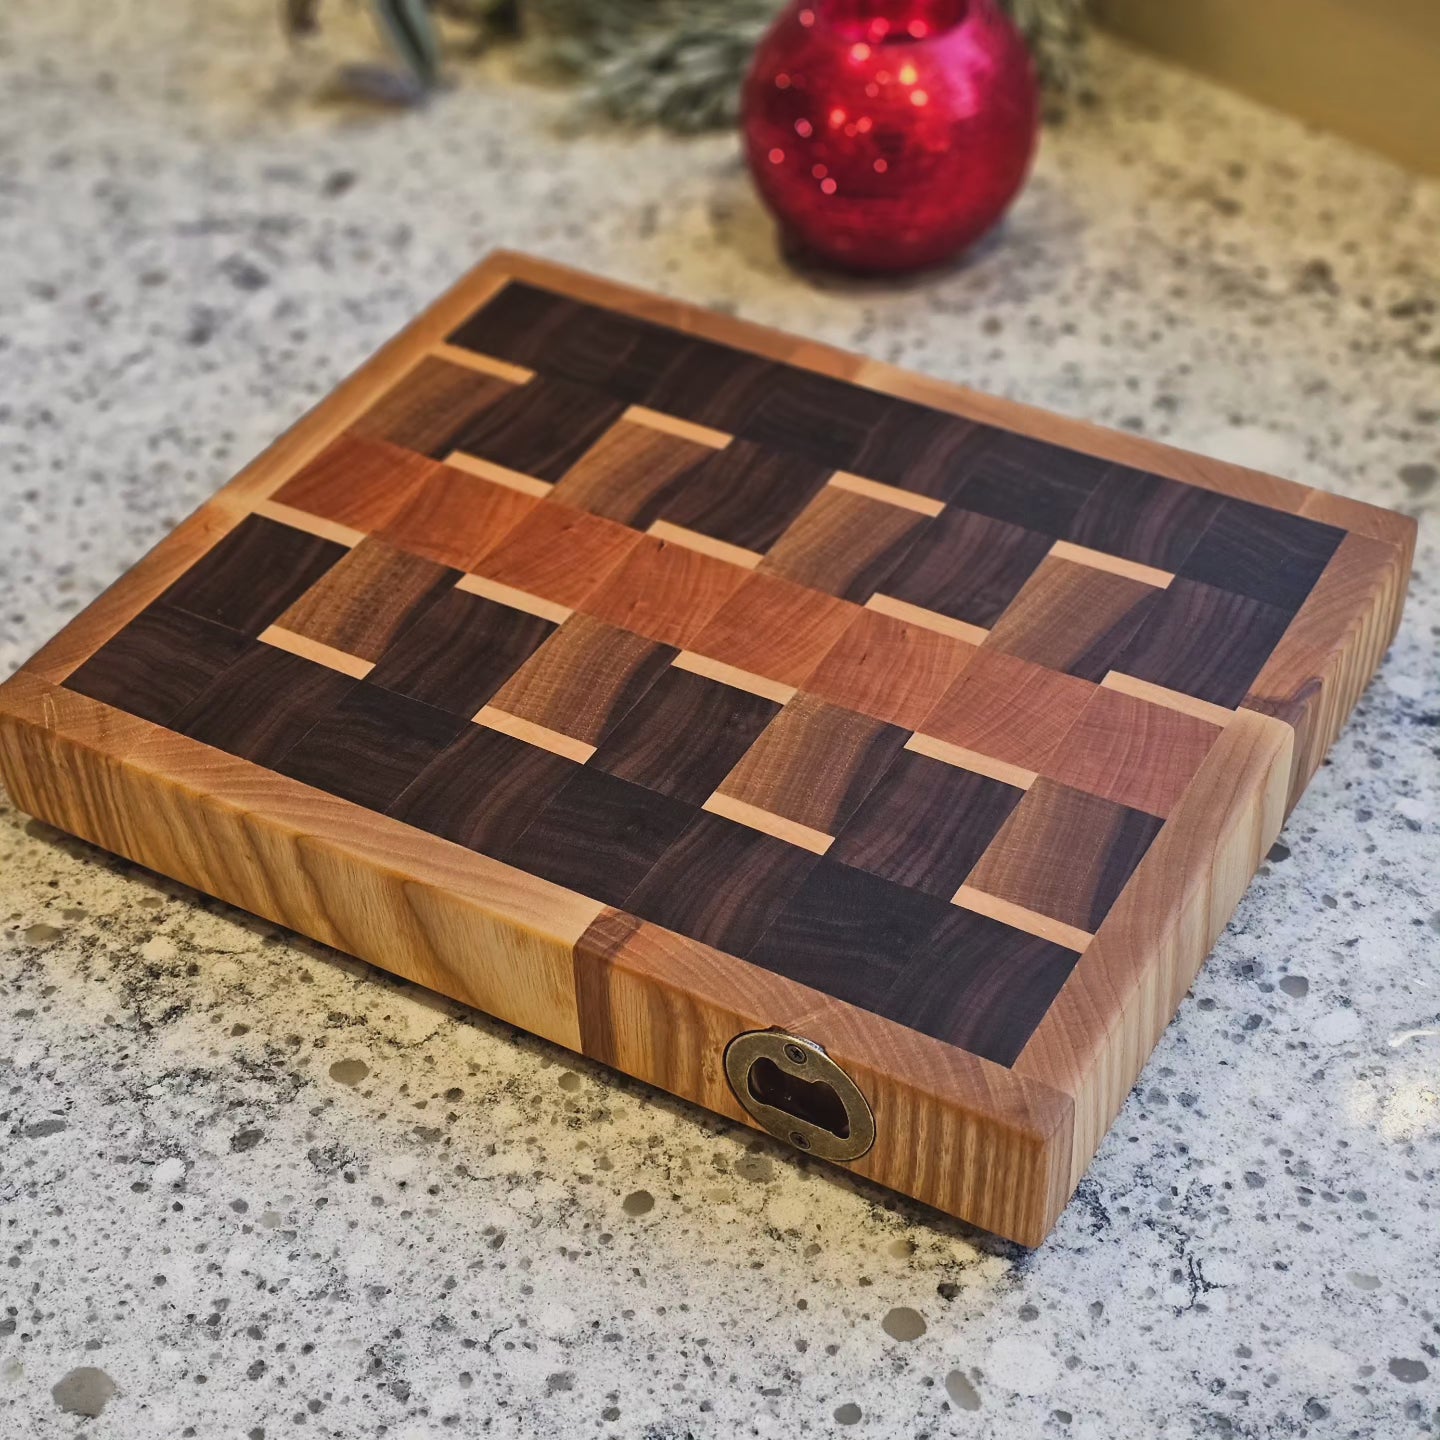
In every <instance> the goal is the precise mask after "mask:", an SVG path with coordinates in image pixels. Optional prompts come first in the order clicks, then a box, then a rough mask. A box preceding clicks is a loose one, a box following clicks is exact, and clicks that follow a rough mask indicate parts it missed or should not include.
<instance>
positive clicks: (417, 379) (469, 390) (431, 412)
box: [292, 356, 516, 508]
mask: <svg viewBox="0 0 1440 1440" xmlns="http://www.w3.org/2000/svg"><path fill="white" fill-rule="evenodd" d="M515 388H516V387H515V386H514V385H512V384H510V382H509V381H507V380H501V379H499V378H498V377H497V376H495V375H485V374H482V373H481V372H480V371H478V370H471V369H469V368H468V367H467V366H463V365H452V364H450V362H449V361H446V360H438V359H436V358H435V357H434V356H425V357H424V358H422V359H421V360H420V362H419V363H418V364H417V365H416V366H415V367H414V369H412V370H411V371H410V372H409V373H408V374H406V375H405V376H403V377H402V378H401V380H400V382H399V383H398V384H397V385H395V386H394V387H393V388H392V389H390V390H389V391H388V392H387V393H386V394H385V395H384V397H383V398H382V399H381V400H380V401H379V402H378V403H377V404H375V405H373V406H371V408H370V409H368V410H367V411H365V413H364V414H362V415H359V416H357V417H356V418H355V419H354V420H353V421H352V422H351V425H350V430H351V433H352V434H354V435H358V436H360V437H361V438H362V439H368V440H385V441H388V442H389V443H390V444H391V445H398V446H401V447H402V448H403V449H406V450H414V451H418V452H419V453H420V454H421V455H428V456H429V457H430V458H431V459H432V460H443V459H444V458H445V457H446V456H447V455H448V454H449V453H450V452H451V451H452V450H456V449H459V448H460V446H459V445H458V443H457V441H458V437H459V436H461V435H463V434H464V433H465V432H466V430H468V429H469V428H470V427H471V426H472V425H474V424H475V423H476V421H477V419H478V418H479V416H480V415H482V414H483V413H484V412H485V410H487V409H488V408H489V407H490V406H491V405H494V404H496V403H498V402H499V401H501V400H503V399H505V398H506V397H507V396H509V395H510V394H511V393H512V392H513V391H514V390H515ZM292 503H293V502H292ZM302 508H303V507H302Z"/></svg>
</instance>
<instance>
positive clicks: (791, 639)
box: [693, 572, 857, 687]
mask: <svg viewBox="0 0 1440 1440" xmlns="http://www.w3.org/2000/svg"><path fill="white" fill-rule="evenodd" d="M856 611H857V607H856V606H854V605H850V604H847V603H846V602H845V601H843V600H837V599H835V598H833V597H832V596H829V595H822V594H821V593H820V592H819V591H816V590H810V589H807V588H806V587H805V586H803V585H796V584H793V583H792V582H791V581H789V580H785V579H782V578H781V577H780V576H778V575H767V574H764V573H763V572H756V573H755V574H751V575H746V576H745V578H744V579H743V580H742V581H741V583H740V584H739V585H738V586H736V587H735V589H734V590H733V591H732V592H731V594H730V596H729V598H728V599H727V600H726V601H725V603H724V604H723V605H721V606H720V608H719V609H718V610H717V611H716V612H715V614H714V616H713V617H712V618H711V619H710V622H709V623H708V624H707V625H706V626H705V627H704V628H703V629H702V630H701V631H700V633H699V634H698V635H696V636H695V637H694V644H693V648H694V649H696V650H698V651H699V652H700V654H702V655H708V656H710V657H711V658H712V659H715V660H720V661H723V662H724V663H725V664H727V665H734V666H735V667H736V668H737V669H739V670H748V671H749V672H751V673H752V674H755V675H764V676H767V677H768V678H769V679H771V680H778V681H780V682H781V683H782V684H785V685H793V686H797V687H798V686H800V685H803V684H804V683H805V682H806V680H808V679H809V678H810V676H811V675H812V674H813V673H814V671H815V667H816V666H817V665H819V663H820V662H821V661H822V660H823V659H824V658H825V656H826V655H827V654H829V652H830V649H831V647H832V646H833V645H834V644H835V642H836V641H837V640H839V638H840V637H841V635H843V634H844V633H845V630H846V629H847V628H848V626H849V625H850V622H851V621H852V620H853V619H854V617H855V614H856Z"/></svg>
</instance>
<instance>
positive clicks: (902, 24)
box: [742, 0, 1039, 271]
mask: <svg viewBox="0 0 1440 1440" xmlns="http://www.w3.org/2000/svg"><path fill="white" fill-rule="evenodd" d="M1038 124H1039V111H1038V104H1037V95H1036V88H1035V79H1034V74H1033V71H1032V69H1031V66H1030V57H1029V54H1028V53H1027V51H1026V49H1025V43H1024V41H1023V40H1022V39H1021V38H1020V35H1019V32H1018V31H1017V30H1016V29H1015V27H1014V26H1013V25H1012V24H1011V23H1010V21H1009V20H1008V19H1007V18H1006V17H1005V15H1003V14H1002V13H1001V12H1000V10H999V9H998V8H997V6H996V5H995V3H994V0H792V3H791V4H790V5H789V6H788V7H787V8H786V9H785V10H784V11H783V12H782V14H781V15H780V18H779V19H778V20H777V21H776V22H775V24H774V25H773V26H772V27H771V29H770V31H769V33H768V34H767V35H766V36H765V38H764V39H763V40H762V41H761V42H760V45H759V48H758V49H757V50H756V52H755V60H754V63H753V65H752V66H751V69H750V74H749V76H748V77H747V79H746V82H745V91H744V98H743V102H742V125H743V130H744V137H745V147H746V155H747V158H748V160H749V163H750V169H751V172H752V173H753V174H754V176H755V182H756V184H757V186H758V187H759V189H760V193H761V195H762V196H763V197H764V199H765V202H766V204H768V205H769V207H770V208H771V210H773V211H774V212H775V215H776V217H777V218H778V219H779V221H780V223H781V225H782V226H783V227H784V229H785V230H786V231H787V232H788V235H789V237H790V238H791V240H792V241H793V242H794V243H795V244H797V245H798V247H799V248H800V249H802V250H803V251H806V252H809V253H810V254H812V255H814V256H816V257H817V258H819V259H821V260H825V261H828V262H829V263H831V264H834V265H839V266H842V267H844V268H846V269H851V270H868V271H895V270H910V269H915V268H917V267H919V266H923V265H931V264H935V263H936V262H938V261H941V260H944V259H947V258H949V257H950V256H952V255H954V254H956V253H958V252H959V251H960V250H963V249H964V248H965V247H966V246H967V245H969V244H971V243H972V242H973V241H974V240H976V239H977V238H978V237H979V236H980V235H982V234H983V233H984V232H985V231H986V230H988V229H989V228H990V227H991V226H992V225H993V224H994V223H995V221H996V220H998V219H999V218H1000V216H1001V215H1002V214H1003V213H1004V211H1005V208H1006V206H1007V205H1009V203H1010V201H1011V200H1012V199H1014V197H1015V194H1016V192H1017V191H1018V190H1019V188H1020V185H1021V182H1022V181H1023V180H1024V178H1025V172H1026V170H1027V169H1028V167H1029V164H1030V157H1031V154H1032V153H1033V151H1034V147H1035V135H1036V130H1037V128H1038Z"/></svg>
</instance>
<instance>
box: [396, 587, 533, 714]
mask: <svg viewBox="0 0 1440 1440" xmlns="http://www.w3.org/2000/svg"><path fill="white" fill-rule="evenodd" d="M554 631H555V626H554V625H552V624H551V623H550V622H549V621H548V620H542V619H540V617H539V616H538V615H530V614H527V613H526V612H525V611H523V610H513V609H511V608H510V606H508V605H501V604H499V603H497V602H496V601H494V600H487V599H485V598H484V596H481V595H471V594H469V593H468V592H466V591H464V590H449V591H447V592H446V593H445V595H443V596H442V597H441V598H440V599H439V600H437V601H436V602H435V603H434V604H433V605H431V606H430V607H429V609H427V610H425V611H423V612H422V613H421V614H420V615H418V616H417V617H416V618H415V620H414V621H413V622H412V623H411V624H410V625H409V626H408V627H407V628H406V629H404V630H402V631H401V632H400V634H399V635H398V636H396V638H395V639H394V641H392V642H391V644H390V645H389V646H388V647H387V648H386V650H385V653H384V654H383V655H381V657H380V661H379V663H378V664H377V665H376V666H375V668H374V669H373V670H372V671H371V672H370V675H369V682H370V683H371V684H372V685H377V686H379V687H380V688H381V689H383V690H391V691H394V693H395V694H397V695H407V696H409V697H410V699H412V700H420V701H423V702H424V703H425V704H426V705H433V706H435V707H436V708H437V709H440V710H446V711H449V712H450V713H451V714H452V715H460V716H464V717H465V718H467V719H468V718H469V717H471V716H472V715H474V714H475V713H476V712H477V711H478V710H479V709H480V707H481V706H482V705H484V704H486V703H487V702H488V701H489V700H490V699H491V698H492V697H493V696H494V695H495V693H496V691H498V690H499V689H500V687H501V686H502V685H504V684H505V682H506V681H507V680H509V679H510V677H511V676H512V675H514V674H515V672H516V671H517V670H518V669H519V668H520V667H521V665H523V664H524V663H525V661H526V660H528V659H529V658H530V657H531V656H532V655H533V654H534V653H535V651H537V650H538V649H539V648H540V647H541V645H543V644H544V643H545V641H546V640H547V639H549V637H550V636H551V635H552V634H553V633H554Z"/></svg>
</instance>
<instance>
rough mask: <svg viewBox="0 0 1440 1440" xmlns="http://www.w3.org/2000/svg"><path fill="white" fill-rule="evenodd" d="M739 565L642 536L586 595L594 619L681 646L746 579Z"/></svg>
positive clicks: (668, 643)
mask: <svg viewBox="0 0 1440 1440" xmlns="http://www.w3.org/2000/svg"><path fill="white" fill-rule="evenodd" d="M746 574H747V572H746V571H745V570H743V569H742V568H741V567H740V566H738V565H731V564H730V563H728V562H727V561H725V560H717V559H716V558H715V557H714V556H712V555H702V554H700V553H699V552H698V551H696V550H691V549H689V548H687V547H686V546H683V545H676V544H673V543H671V542H670V541H667V540H658V539H656V538H655V537H654V536H652V535H646V536H644V537H643V538H642V539H641V540H640V542H639V543H638V544H637V545H636V546H635V547H634V548H633V549H632V550H631V551H630V554H629V555H628V556H627V557H626V559H625V560H624V561H623V562H622V564H621V565H620V567H619V569H618V570H616V571H615V573H614V574H612V575H611V576H610V578H609V579H608V580H607V581H606V582H605V583H604V584H603V585H602V586H601V587H600V588H599V590H597V591H596V592H595V593H594V594H593V595H590V596H589V597H588V598H587V599H586V601H585V609H586V610H587V611H588V612H589V613H590V614H591V615H594V616H595V617H596V618H597V619H600V620H606V621H608V622H609V623H610V624H612V625H617V626H619V627H620V628H621V629H624V630H633V631H634V632H635V633H636V634H637V635H645V636H647V637H648V638H649V639H651V640H656V641H658V642H659V643H660V644H662V645H674V646H675V647H676V648H677V649H681V650H684V649H686V648H688V647H689V645H690V642H691V641H692V640H694V638H695V637H696V636H697V635H698V634H699V633H700V632H701V631H702V630H703V629H704V628H705V624H706V622H707V621H708V620H710V619H711V618H712V617H713V616H714V615H715V613H716V611H718V610H719V609H720V608H721V606H722V605H724V603H725V601H726V600H727V599H729V597H730V596H731V595H732V594H734V592H735V591H736V590H738V589H739V588H740V586H741V584H742V583H743V582H744V581H745V578H746Z"/></svg>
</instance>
